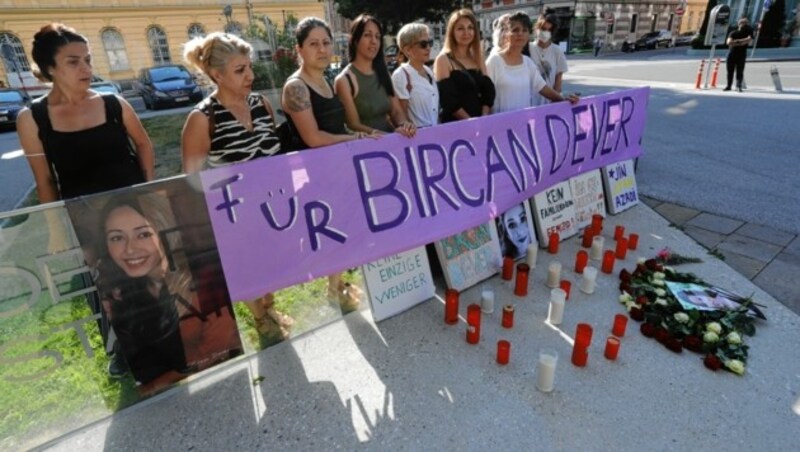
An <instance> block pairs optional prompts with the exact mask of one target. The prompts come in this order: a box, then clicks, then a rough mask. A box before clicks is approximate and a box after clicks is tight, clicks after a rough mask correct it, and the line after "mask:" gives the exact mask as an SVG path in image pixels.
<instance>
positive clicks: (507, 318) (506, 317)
mask: <svg viewBox="0 0 800 452" xmlns="http://www.w3.org/2000/svg"><path fill="white" fill-rule="evenodd" d="M502 325H503V328H512V327H513V326H514V305H510V304H507V305H505V306H503V320H502Z"/></svg>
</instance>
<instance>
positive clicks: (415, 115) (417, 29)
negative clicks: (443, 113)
mask: <svg viewBox="0 0 800 452" xmlns="http://www.w3.org/2000/svg"><path fill="white" fill-rule="evenodd" d="M397 45H398V47H399V48H400V49H399V52H400V54H401V55H403V56H404V58H403V59H404V60H405V61H404V62H403V64H401V65H400V67H398V68H397V69H395V71H394V74H392V84H393V85H394V92H395V94H397V98H398V99H400V106H401V107H403V110H404V111H405V112H406V115H407V116H408V117H409V118H411V120H412V121H413V122H414V125H416V126H417V127H427V126H435V125H436V124H438V123H439V88H438V87H437V86H436V79H435V77H434V75H433V71H432V70H431V69H430V68H429V67H428V66H426V65H425V63H426V62H427V61H428V60H429V59H430V57H431V47H432V46H433V40H432V39H430V30H428V26H427V25H425V24H421V23H416V22H415V23H411V24H406V25H403V28H401V29H400V31H399V32H398V33H397Z"/></svg>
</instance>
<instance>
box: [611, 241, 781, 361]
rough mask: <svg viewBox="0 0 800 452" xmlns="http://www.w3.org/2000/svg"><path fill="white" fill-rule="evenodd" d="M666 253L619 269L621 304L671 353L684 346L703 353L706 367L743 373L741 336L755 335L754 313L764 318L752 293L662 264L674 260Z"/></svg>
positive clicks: (745, 348)
mask: <svg viewBox="0 0 800 452" xmlns="http://www.w3.org/2000/svg"><path fill="white" fill-rule="evenodd" d="M670 254H671V253H669V252H668V251H662V252H661V253H659V255H658V256H657V257H656V258H654V259H649V260H640V261H639V262H638V263H637V265H636V269H635V270H634V271H633V272H629V271H628V270H627V269H623V270H622V271H620V273H619V278H620V291H621V292H622V294H621V295H620V297H619V301H620V303H622V304H623V305H625V307H626V309H627V310H628V313H629V315H630V317H631V318H632V319H634V320H636V321H638V322H642V324H641V327H640V330H641V332H642V334H643V335H645V336H647V337H650V338H654V339H656V340H657V341H658V342H660V343H661V344H663V345H664V346H665V347H666V348H667V349H669V350H671V351H673V352H675V353H681V352H682V351H683V349H684V348H685V349H687V350H690V351H693V352H696V353H702V354H704V355H705V358H704V359H703V363H704V364H705V366H706V367H707V368H709V369H711V370H714V371H716V370H718V369H721V368H723V367H724V368H725V369H726V370H728V371H730V372H733V373H735V374H737V375H743V374H744V371H745V365H746V363H747V353H748V346H747V344H745V342H744V337H745V336H752V335H754V334H755V332H756V326H755V321H756V318H761V319H766V317H764V315H763V313H762V312H761V310H760V309H758V307H757V306H756V305H755V304H754V303H753V300H752V297H747V298H745V297H741V296H739V295H736V294H733V293H731V292H728V291H726V290H724V289H720V288H717V287H713V286H711V285H709V284H706V283H705V282H704V281H703V280H701V279H700V278H698V277H697V276H695V275H694V274H692V273H679V272H677V271H675V270H674V269H672V268H671V267H668V266H666V265H664V263H663V262H665V261H667V260H668V259H669V258H672V259H673V262H674V259H675V256H670ZM684 262H685V260H684Z"/></svg>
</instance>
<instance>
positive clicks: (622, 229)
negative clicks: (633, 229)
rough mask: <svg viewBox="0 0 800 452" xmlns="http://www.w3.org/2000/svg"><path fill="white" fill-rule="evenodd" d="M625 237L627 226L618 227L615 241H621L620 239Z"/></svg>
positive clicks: (615, 231) (615, 232)
mask: <svg viewBox="0 0 800 452" xmlns="http://www.w3.org/2000/svg"><path fill="white" fill-rule="evenodd" d="M623 236H625V226H617V227H615V228H614V240H619V239H620V237H623Z"/></svg>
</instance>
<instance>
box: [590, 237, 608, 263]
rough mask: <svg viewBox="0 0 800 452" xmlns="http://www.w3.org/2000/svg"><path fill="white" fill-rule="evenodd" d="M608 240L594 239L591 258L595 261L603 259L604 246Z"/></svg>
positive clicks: (602, 238)
mask: <svg viewBox="0 0 800 452" xmlns="http://www.w3.org/2000/svg"><path fill="white" fill-rule="evenodd" d="M605 243H606V239H605V238H604V237H600V236H595V237H594V238H593V239H592V249H591V250H590V251H589V257H590V258H592V259H593V260H596V261H599V260H600V259H602V258H603V245H605Z"/></svg>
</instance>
